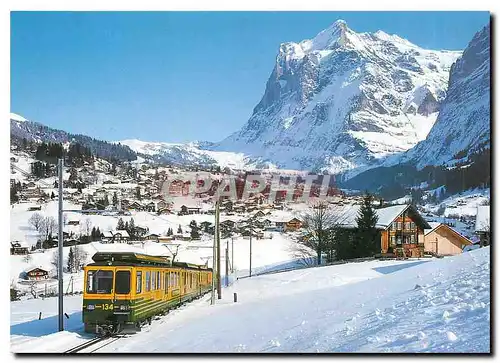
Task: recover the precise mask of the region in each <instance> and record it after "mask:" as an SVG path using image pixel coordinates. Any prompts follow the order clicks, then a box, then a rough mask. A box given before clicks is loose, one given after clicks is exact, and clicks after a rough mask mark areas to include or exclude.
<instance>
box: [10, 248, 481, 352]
mask: <svg viewBox="0 0 500 363" xmlns="http://www.w3.org/2000/svg"><path fill="white" fill-rule="evenodd" d="M233 292H236V293H237V294H238V302H237V303H234V302H233ZM78 298H80V303H81V297H77V296H74V297H70V298H67V299H66V302H67V305H66V306H67V308H66V309H65V310H66V311H69V313H70V319H67V324H68V331H65V332H61V333H57V332H56V330H57V319H55V317H47V318H45V319H42V320H40V321H38V320H36V319H37V318H38V316H37V314H36V312H37V311H39V310H40V309H43V308H44V306H45V309H46V312H45V313H44V314H47V315H51V314H52V315H54V314H55V313H56V311H57V306H56V299H47V300H44V302H43V304H42V303H41V304H40V305H34V304H35V303H31V305H30V304H28V303H24V302H23V303H20V302H14V303H12V304H11V307H12V309H11V317H12V318H11V320H12V321H11V350H13V351H15V352H61V351H64V350H65V349H68V348H71V347H72V346H75V345H77V344H79V343H80V342H81V341H82V340H83V339H88V337H87V336H84V335H82V333H81V330H82V326H81V323H80V325H78V324H77V323H76V321H79V319H80V313H79V306H78ZM208 300H209V299H208V296H206V297H204V298H202V299H200V300H198V301H195V302H193V303H191V304H188V305H186V306H184V307H182V308H180V309H178V310H175V311H172V312H171V313H169V314H168V315H167V316H166V317H163V318H161V319H159V320H155V321H153V323H152V325H151V326H147V327H145V328H144V329H143V331H142V332H140V333H138V334H136V335H133V336H129V337H127V338H123V339H120V340H118V341H116V342H114V343H112V344H110V345H108V346H106V347H104V348H102V349H101V350H99V352H120V353H122V352H131V353H153V352H154V353H159V352H262V353H271V352H489V351H490V249H489V248H482V249H480V250H475V251H472V252H467V253H463V254H461V255H459V256H454V257H449V258H444V259H431V260H407V261H369V262H361V263H350V264H345V265H336V266H329V267H318V268H312V269H305V270H297V271H292V272H287V273H278V274H271V275H264V276H258V277H252V278H248V279H240V280H238V281H237V282H235V283H234V284H233V285H232V286H231V287H229V288H225V289H223V298H222V300H217V303H216V305H215V306H210V305H209V302H208ZM44 304H46V305H44Z"/></svg>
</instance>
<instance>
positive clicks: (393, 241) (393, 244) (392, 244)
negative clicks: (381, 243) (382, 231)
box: [391, 236, 396, 246]
mask: <svg viewBox="0 0 500 363" xmlns="http://www.w3.org/2000/svg"><path fill="white" fill-rule="evenodd" d="M395 245H396V236H391V246H395Z"/></svg>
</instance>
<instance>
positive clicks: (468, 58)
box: [395, 24, 491, 168]
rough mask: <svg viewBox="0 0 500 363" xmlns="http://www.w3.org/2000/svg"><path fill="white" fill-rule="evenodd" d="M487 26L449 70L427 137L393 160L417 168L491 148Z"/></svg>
mask: <svg viewBox="0 0 500 363" xmlns="http://www.w3.org/2000/svg"><path fill="white" fill-rule="evenodd" d="M490 81H491V78H490V25H489V24H488V25H487V26H485V27H484V28H483V29H482V30H481V31H479V32H478V33H476V35H475V36H474V38H473V39H472V40H471V42H470V43H469V44H468V46H467V48H466V49H465V51H464V53H463V55H462V57H461V58H460V59H458V61H457V62H456V63H455V64H454V65H453V66H452V67H451V71H450V80H449V88H448V92H447V93H448V94H447V96H446V99H445V100H444V102H443V104H442V106H441V111H440V113H439V116H438V118H437V121H436V123H435V124H434V126H433V127H432V129H431V131H430V132H429V135H428V136H427V138H426V139H425V140H424V141H422V142H420V143H419V144H418V145H417V146H416V147H414V148H413V149H411V150H409V151H408V152H407V153H405V154H403V155H402V156H401V157H400V158H395V161H398V162H407V161H410V162H414V163H416V164H417V167H419V168H422V167H424V166H426V165H440V164H442V163H447V162H450V161H452V160H453V159H461V158H463V157H466V156H467V155H469V154H470V153H471V152H473V151H477V149H478V148H480V147H486V148H489V147H490V134H491V130H490V97H491V96H490Z"/></svg>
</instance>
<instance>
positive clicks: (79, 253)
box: [73, 246, 88, 272]
mask: <svg viewBox="0 0 500 363" xmlns="http://www.w3.org/2000/svg"><path fill="white" fill-rule="evenodd" d="M73 253H74V256H73V258H74V264H73V265H74V267H75V269H76V272H78V271H80V268H81V267H82V265H84V264H85V262H86V261H87V257H88V253H87V252H86V251H85V250H84V249H83V248H80V247H77V246H75V247H73Z"/></svg>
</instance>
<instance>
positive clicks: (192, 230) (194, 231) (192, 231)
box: [191, 228, 200, 239]
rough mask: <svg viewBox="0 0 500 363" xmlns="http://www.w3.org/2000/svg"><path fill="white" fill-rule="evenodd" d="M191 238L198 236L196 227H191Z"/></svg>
mask: <svg viewBox="0 0 500 363" xmlns="http://www.w3.org/2000/svg"><path fill="white" fill-rule="evenodd" d="M191 238H192V239H197V238H200V232H198V229H194V228H193V229H191Z"/></svg>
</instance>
